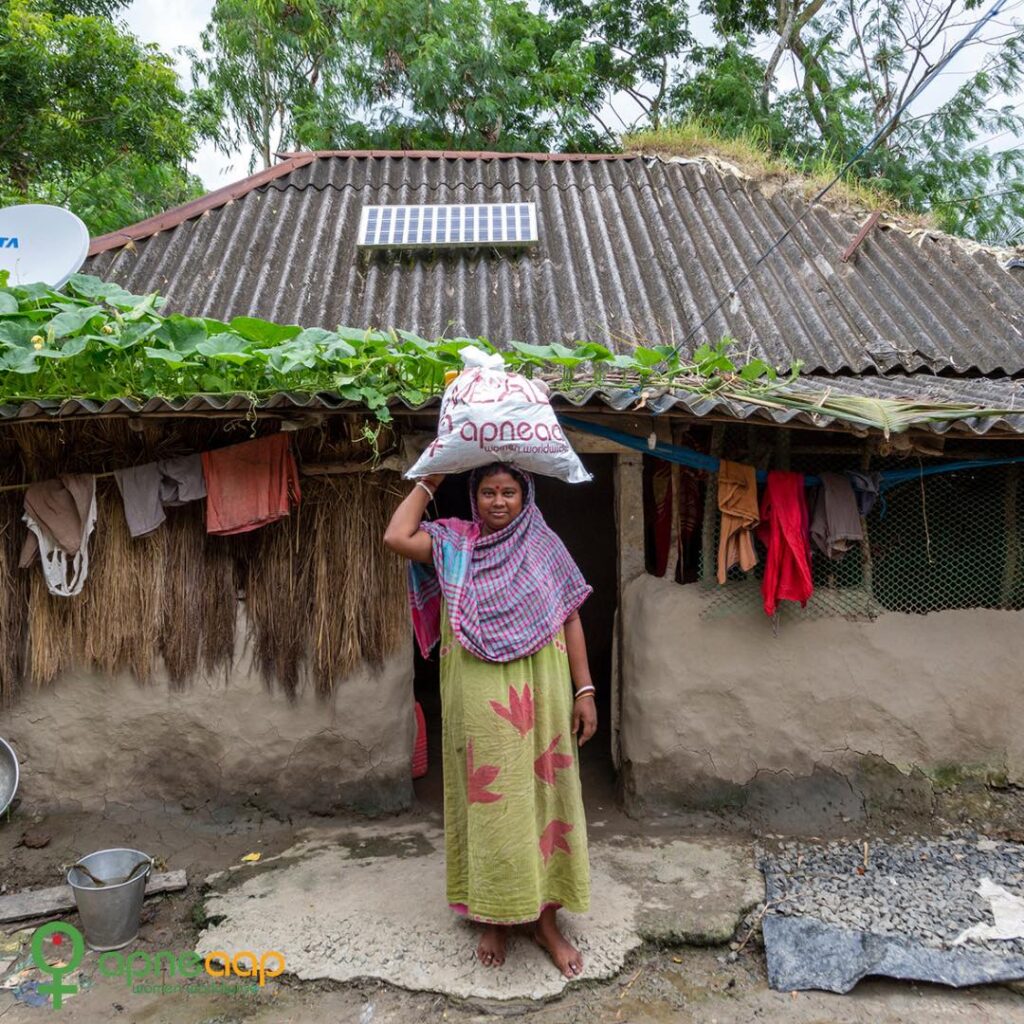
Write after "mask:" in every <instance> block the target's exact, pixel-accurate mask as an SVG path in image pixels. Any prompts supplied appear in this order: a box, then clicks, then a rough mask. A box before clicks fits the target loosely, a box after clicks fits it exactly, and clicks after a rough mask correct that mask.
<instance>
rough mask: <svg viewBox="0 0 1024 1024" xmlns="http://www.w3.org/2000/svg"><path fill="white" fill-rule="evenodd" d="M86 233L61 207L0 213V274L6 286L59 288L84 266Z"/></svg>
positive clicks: (31, 205) (23, 207)
mask: <svg viewBox="0 0 1024 1024" xmlns="http://www.w3.org/2000/svg"><path fill="white" fill-rule="evenodd" d="M88 254H89V230H88V228H86V226H85V225H84V224H83V223H82V222H81V220H79V218H78V217H76V216H75V215H74V214H73V213H72V212H71V211H70V210H65V209H64V207H63V206H47V205H45V204H43V203H24V204H22V205H20V206H7V207H4V208H3V209H0V270H6V271H8V272H9V274H10V277H9V278H8V283H9V284H12V285H18V284H35V283H36V282H38V281H42V282H43V284H48V285H49V286H50V287H51V288H60V287H61V285H63V284H64V283H65V282H66V281H67V279H68V278H69V277H70V276H71V275H72V274H74V273H75V272H76V271H77V270H78V269H79V268H80V267H81V266H82V264H83V263H84V262H85V257H86V256H87V255H88Z"/></svg>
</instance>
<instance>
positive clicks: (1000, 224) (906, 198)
mask: <svg viewBox="0 0 1024 1024" xmlns="http://www.w3.org/2000/svg"><path fill="white" fill-rule="evenodd" d="M986 6H988V4H987V2H986ZM702 8H703V10H704V11H705V12H706V13H709V14H711V15H712V17H713V19H714V24H715V29H716V32H717V33H718V34H719V35H720V37H721V38H722V39H723V40H725V42H724V44H723V46H722V51H723V54H724V52H725V51H726V50H728V48H729V47H730V46H739V47H740V49H741V51H742V52H743V53H745V54H746V55H748V56H749V53H750V47H749V43H748V42H747V40H748V39H756V38H759V37H760V38H761V39H765V38H766V39H767V41H768V42H769V43H770V44H771V52H770V56H769V57H768V58H767V60H766V61H765V62H764V64H763V69H762V72H761V80H760V83H759V104H758V106H759V110H754V108H753V107H752V106H751V102H750V101H751V96H750V92H749V88H750V86H751V85H752V82H751V81H750V80H749V77H748V80H747V88H746V91H745V92H744V93H743V100H742V104H743V109H742V111H741V110H739V109H738V108H736V107H734V106H731V100H733V99H735V98H736V95H737V94H736V93H735V92H732V93H729V92H727V91H721V92H722V96H721V98H722V100H723V101H724V102H723V105H722V106H721V107H719V108H718V109H717V110H715V111H713V112H712V113H713V117H714V119H716V120H717V121H718V122H721V123H727V122H729V120H730V118H732V123H737V115H739V117H738V120H739V121H742V122H745V125H746V126H747V127H750V126H754V125H756V124H758V123H761V124H765V123H768V122H773V121H774V122H775V128H776V129H777V128H778V127H779V125H780V124H781V125H784V129H783V131H782V133H781V136H780V134H779V132H778V130H773V131H772V132H771V133H770V138H771V140H772V143H773V145H774V146H775V147H776V148H777V149H780V150H784V151H785V152H786V153H787V154H788V155H790V156H793V157H796V158H797V160H798V161H800V160H803V161H807V162H812V161H814V160H816V159H818V157H819V156H820V153H821V151H822V150H823V149H824V150H825V151H826V152H827V153H829V154H830V155H831V156H832V158H833V159H834V160H835V161H836V162H839V163H842V162H844V161H846V160H848V159H851V158H853V157H854V156H856V155H857V154H858V153H859V152H860V150H861V149H862V147H863V146H864V145H865V144H866V143H867V142H868V141H869V140H870V139H871V138H872V137H873V136H875V135H876V134H877V133H881V134H880V138H879V139H878V141H877V143H876V145H875V147H874V148H873V150H872V151H871V152H870V153H867V154H865V155H864V156H863V157H862V158H861V159H860V160H859V161H858V163H857V165H856V167H855V168H854V173H855V174H857V175H860V176H862V177H864V178H867V179H869V180H871V181H873V182H874V183H875V184H876V185H878V186H880V187H881V188H883V189H884V190H886V191H889V192H890V193H891V194H893V195H894V196H895V197H896V198H898V199H899V200H900V201H901V202H902V203H903V204H905V205H906V206H907V207H908V208H909V209H912V210H931V211H932V212H933V213H934V214H935V215H936V216H937V218H938V219H939V222H940V223H941V225H942V226H943V227H945V228H947V229H948V230H952V231H958V232H969V233H971V234H975V235H977V236H979V237H991V238H999V237H1005V236H1006V233H1007V232H1008V231H1010V232H1012V231H1013V230H1014V225H1015V223H1017V222H1018V221H1019V220H1020V218H1021V217H1022V216H1024V187H1017V186H1016V185H1015V184H1013V182H1014V180H1015V179H1016V178H1018V177H1019V176H1020V174H1021V172H1022V171H1024V150H1022V148H1021V147H1020V145H1018V144H1017V143H1016V142H1015V141H1014V142H1013V144H1012V145H1011V146H1009V147H1008V148H1004V149H1001V150H993V149H991V148H990V146H989V145H988V144H986V142H985V140H986V139H987V138H1002V137H1006V136H1010V137H1011V139H1016V138H1020V137H1021V136H1022V134H1024V117H1022V116H1021V114H1019V113H1018V112H1017V110H1016V109H1015V107H1014V106H1013V105H1012V103H1010V102H1009V101H1011V100H1012V99H1013V98H1014V97H1016V96H1018V95H1019V94H1020V93H1021V91H1022V88H1024V29H1022V27H1021V26H1020V25H1019V24H1014V23H1007V22H998V23H996V22H993V23H992V24H991V25H989V26H987V27H986V29H985V30H984V31H982V32H981V33H980V34H979V35H978V36H977V37H976V38H975V40H974V41H973V42H972V43H971V44H969V45H970V46H972V47H973V48H974V50H975V52H976V53H977V54H978V56H979V58H980V59H979V61H978V63H977V65H976V67H975V69H974V70H973V71H971V72H969V73H968V74H967V78H966V79H965V80H964V82H963V84H961V85H960V87H959V88H958V89H957V90H956V91H955V92H954V93H953V95H952V96H951V97H950V98H948V99H947V100H945V101H944V102H942V103H940V104H939V106H938V107H937V108H936V107H934V106H933V105H932V104H930V103H927V102H926V103H924V104H921V105H918V108H917V109H911V110H908V111H902V112H901V110H900V108H901V107H902V106H903V103H904V101H905V100H906V99H907V98H908V97H910V96H911V95H912V94H913V93H914V90H915V89H916V88H917V86H918V85H919V84H920V83H921V82H922V81H923V80H924V79H925V78H926V77H927V76H928V75H929V74H930V73H931V71H932V70H933V69H934V68H935V67H936V66H937V65H938V64H940V63H941V61H942V60H943V59H944V58H945V56H946V55H947V54H948V53H949V52H950V50H951V49H952V47H953V46H954V45H955V44H956V43H957V42H958V41H959V40H960V39H961V38H962V37H963V36H964V35H966V33H967V31H968V30H969V29H970V28H971V26H972V25H974V24H975V23H976V22H977V21H978V19H979V18H980V17H981V16H982V13H983V12H982V0H914V2H913V3H905V2H902V0H754V2H740V0H702ZM787 60H788V71H789V77H790V78H791V80H792V81H794V82H795V85H794V86H790V85H788V83H786V84H783V76H782V74H781V72H782V70H783V68H784V67H786V66H787V63H786V62H787ZM705 63H706V65H707V68H708V69H709V72H710V73H711V79H712V80H714V79H715V78H716V75H715V74H714V72H715V67H714V66H713V65H712V64H711V63H708V62H707V61H705ZM719 66H720V67H722V68H733V69H734V68H735V66H736V64H735V61H733V62H732V64H730V63H729V62H728V61H726V60H724V59H723V60H722V61H721V62H720V64H719ZM748 70H750V66H749V65H748ZM683 78H684V83H683V84H685V78H686V76H685V75H684V76H683ZM704 84H705V85H707V84H709V83H708V82H707V81H705V82H704ZM708 91H709V92H710V93H711V94H714V89H710V90H708ZM936 91H937V90H935V89H934V88H933V91H932V94H931V95H932V96H933V97H934V95H935V93H936ZM674 99H675V100H676V106H675V112H676V113H677V115H680V116H683V115H685V114H687V113H689V112H691V111H694V110H696V109H698V107H699V102H700V94H699V93H698V92H697V91H696V90H694V89H689V90H687V89H685V88H683V89H678V90H677V91H676V93H675V94H674ZM706 112H707V111H705V113H706ZM776 115H779V116H778V117H776ZM1000 182H1003V183H1005V184H1006V185H1007V186H1008V187H1007V188H1005V189H1003V188H1000V187H999V184H1000ZM993 192H996V193H998V195H991V194H990V193H993Z"/></svg>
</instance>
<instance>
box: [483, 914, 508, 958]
mask: <svg viewBox="0 0 1024 1024" xmlns="http://www.w3.org/2000/svg"><path fill="white" fill-rule="evenodd" d="M507 935H508V925H505V924H489V925H486V926H485V927H484V933H483V935H481V936H480V945H478V946H477V947H476V955H477V959H478V960H479V961H480V963H482V964H483V965H484V966H485V967H500V966H501V965H502V964H503V963H504V962H505V938H506V936H507Z"/></svg>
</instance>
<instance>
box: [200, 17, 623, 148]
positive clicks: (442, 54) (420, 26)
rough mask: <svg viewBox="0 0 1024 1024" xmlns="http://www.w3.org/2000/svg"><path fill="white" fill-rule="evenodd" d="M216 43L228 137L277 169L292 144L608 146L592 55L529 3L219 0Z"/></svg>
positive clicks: (210, 48) (212, 86) (203, 71)
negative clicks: (596, 120) (595, 107)
mask: <svg viewBox="0 0 1024 1024" xmlns="http://www.w3.org/2000/svg"><path fill="white" fill-rule="evenodd" d="M202 47H203V55H202V57H201V58H200V57H196V58H195V70H194V82H195V84H196V86H197V89H198V90H199V94H200V95H202V96H203V97H205V98H206V100H207V102H208V103H209V104H210V105H211V106H212V107H214V108H217V109H220V110H221V111H222V112H223V115H224V121H223V124H222V127H221V130H220V133H219V136H218V143H219V145H220V146H221V148H222V149H224V151H225V152H228V153H230V152H232V151H234V150H235V149H236V148H237V147H238V146H239V145H241V144H243V143H244V144H247V145H250V146H252V147H253V150H254V153H255V157H254V160H255V159H256V158H258V159H259V160H260V161H261V162H262V164H263V166H269V165H270V164H271V163H272V162H273V157H274V154H275V152H278V151H282V150H288V149H343V148H363V147H385V148H403V149H404V148H421V149H459V148H465V149H474V148H486V149H513V148H515V149H522V148H527V149H538V150H543V149H548V148H552V147H556V146H565V145H570V146H579V147H588V148H593V147H595V146H599V145H602V140H601V138H600V136H599V134H598V133H597V132H596V131H595V130H594V129H593V126H592V124H591V122H590V120H589V113H588V110H587V103H588V101H591V100H594V98H595V96H596V95H597V94H596V93H595V90H594V88H593V76H594V69H593V63H592V60H591V59H590V57H589V55H588V54H587V52H585V50H584V48H583V47H582V46H581V44H580V41H579V39H578V38H576V37H575V36H574V35H573V33H572V32H571V31H567V29H566V27H565V26H560V25H558V24H557V23H554V22H552V21H551V20H549V19H548V18H546V17H544V16H542V15H540V14H537V13H534V12H532V11H531V10H530V8H529V7H528V6H527V4H526V3H525V2H522V0H390V2H389V3H386V4H385V3H381V2H379V0H354V2H352V3H347V4H344V5H343V4H341V3H339V2H338V0H302V2H301V3H292V2H284V0H260V2H259V3H250V2H248V0H217V3H216V4H215V6H214V9H213V13H212V18H211V21H210V24H209V25H208V26H207V29H206V30H205V32H204V33H203V37H202ZM610 142H611V139H610V138H607V137H606V138H605V139H604V141H603V145H605V146H607V145H608V144H609V143H610Z"/></svg>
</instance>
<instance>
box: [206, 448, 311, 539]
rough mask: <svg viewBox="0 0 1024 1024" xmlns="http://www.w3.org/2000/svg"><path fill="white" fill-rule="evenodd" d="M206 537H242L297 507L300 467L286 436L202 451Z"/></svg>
mask: <svg viewBox="0 0 1024 1024" xmlns="http://www.w3.org/2000/svg"><path fill="white" fill-rule="evenodd" d="M203 476H204V477H205V478H206V532H207V533H216V534H221V535H224V534H231V533H245V532H247V531H248V530H255V529H257V528H258V527H260V526H264V525H265V524H266V523H272V522H273V521H274V520H275V519H281V518H282V517H283V516H286V515H288V513H289V499H290V500H291V501H293V502H294V503H295V504H296V505H297V504H298V503H299V498H300V497H301V492H300V490H299V468H298V466H296V464H295V457H294V456H293V455H292V449H291V437H290V435H288V434H280V433H279V434H269V435H268V436H267V437H258V438H256V439H255V440H253V441H245V442H243V443H242V444H233V445H230V446H229V447H227V448H218V449H216V450H215V451H212V452H203Z"/></svg>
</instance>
